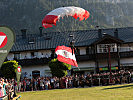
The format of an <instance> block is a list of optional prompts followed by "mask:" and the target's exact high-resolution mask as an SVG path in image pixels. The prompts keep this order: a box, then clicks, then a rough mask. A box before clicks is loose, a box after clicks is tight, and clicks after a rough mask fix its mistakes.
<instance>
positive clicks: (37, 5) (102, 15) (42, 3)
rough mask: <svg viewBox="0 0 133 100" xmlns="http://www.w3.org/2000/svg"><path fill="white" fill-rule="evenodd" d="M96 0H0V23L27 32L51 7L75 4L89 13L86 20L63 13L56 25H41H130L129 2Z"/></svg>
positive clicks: (131, 10)
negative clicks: (100, 0)
mask: <svg viewBox="0 0 133 100" xmlns="http://www.w3.org/2000/svg"><path fill="white" fill-rule="evenodd" d="M97 1H98V0H95V1H94V0H65V1H64V0H63V1H62V0H10V1H9V0H1V1H0V25H7V26H9V27H11V28H13V29H14V30H15V33H16V34H21V33H20V29H23V28H26V29H28V33H32V34H35V33H38V32H39V29H38V28H39V27H40V26H41V21H42V19H43V17H44V16H45V15H46V14H47V13H48V12H50V11H51V10H53V9H55V8H58V7H62V6H78V7H82V8H84V9H86V10H88V11H89V12H90V14H91V16H90V18H88V19H87V20H86V21H81V22H80V21H78V20H75V19H74V18H72V17H68V18H67V17H65V18H64V19H60V22H57V26H56V27H55V26H54V27H52V28H49V29H44V30H43V31H44V32H50V31H69V30H71V31H72V30H84V29H90V28H95V26H97V25H98V26H100V27H101V28H112V27H132V26H133V6H132V5H133V2H132V1H127V2H120V3H111V2H97Z"/></svg>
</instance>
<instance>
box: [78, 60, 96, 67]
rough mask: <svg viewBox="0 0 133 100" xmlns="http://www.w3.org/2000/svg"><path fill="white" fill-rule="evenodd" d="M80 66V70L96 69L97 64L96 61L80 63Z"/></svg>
mask: <svg viewBox="0 0 133 100" xmlns="http://www.w3.org/2000/svg"><path fill="white" fill-rule="evenodd" d="M78 66H79V67H80V68H83V67H95V62H94V61H85V62H78Z"/></svg>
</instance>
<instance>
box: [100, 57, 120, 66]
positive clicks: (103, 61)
mask: <svg viewBox="0 0 133 100" xmlns="http://www.w3.org/2000/svg"><path fill="white" fill-rule="evenodd" d="M98 62H99V67H105V66H108V61H107V60H100V61H98ZM117 65H118V62H117V60H114V59H111V66H117Z"/></svg>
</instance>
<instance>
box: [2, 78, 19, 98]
mask: <svg viewBox="0 0 133 100" xmlns="http://www.w3.org/2000/svg"><path fill="white" fill-rule="evenodd" d="M16 87H17V82H16V81H15V80H14V79H9V80H7V79H5V78H0V98H4V97H7V98H8V100H11V99H13V96H14V89H15V88H16ZM16 89H17V88H16ZM0 100H1V99H0ZM2 100H3V99H2Z"/></svg>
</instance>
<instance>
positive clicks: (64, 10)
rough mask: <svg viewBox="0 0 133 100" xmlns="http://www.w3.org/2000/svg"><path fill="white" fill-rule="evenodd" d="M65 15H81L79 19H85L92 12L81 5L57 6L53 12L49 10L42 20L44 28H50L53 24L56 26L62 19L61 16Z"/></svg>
mask: <svg viewBox="0 0 133 100" xmlns="http://www.w3.org/2000/svg"><path fill="white" fill-rule="evenodd" d="M64 16H72V17H74V18H75V19H77V18H78V17H79V20H80V21H82V20H84V18H85V20H86V19H87V18H88V17H89V16H90V13H89V12H88V11H87V10H84V9H83V8H80V7H74V6H69V7H60V8H57V9H55V10H53V11H51V12H49V13H48V14H47V15H46V16H45V17H44V19H43V20H42V26H43V27H44V28H49V27H52V25H55V26H56V21H58V20H59V19H60V17H62V18H63V17H64Z"/></svg>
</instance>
